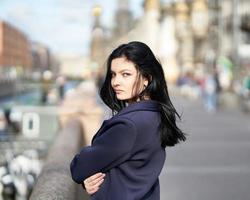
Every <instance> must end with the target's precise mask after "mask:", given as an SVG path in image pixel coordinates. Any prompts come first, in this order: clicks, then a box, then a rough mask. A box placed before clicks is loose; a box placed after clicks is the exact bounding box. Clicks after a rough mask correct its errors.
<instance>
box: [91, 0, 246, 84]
mask: <svg viewBox="0 0 250 200" xmlns="http://www.w3.org/2000/svg"><path fill="white" fill-rule="evenodd" d="M143 8H144V14H143V16H142V17H141V18H139V19H137V20H136V21H135V20H134V19H133V17H132V14H131V13H130V11H129V8H128V1H118V9H117V12H116V14H115V22H116V23H115V28H114V29H113V32H111V34H110V35H111V36H109V37H110V38H112V40H108V41H109V42H106V43H105V42H104V43H103V42H98V39H97V38H98V37H97V36H96V35H97V34H96V32H98V31H97V30H99V32H100V33H101V31H100V30H101V29H97V30H96V29H93V38H92V43H95V45H92V46H91V52H92V55H94V54H93V52H98V51H99V53H100V51H102V55H105V51H103V49H108V51H106V52H110V51H111V49H113V48H114V47H116V46H117V45H119V44H121V43H126V42H129V41H132V40H137V41H142V42H145V43H146V44H147V45H149V46H150V47H151V48H152V50H153V51H154V52H155V53H156V55H157V57H158V58H160V60H161V61H162V65H163V68H164V70H165V73H166V77H167V79H168V80H170V81H172V82H175V81H176V80H177V78H178V76H180V75H181V74H183V73H196V72H197V71H203V73H204V72H206V71H207V70H211V68H212V67H213V66H214V64H215V63H216V62H221V60H224V61H225V59H224V58H226V60H227V62H231V63H232V66H235V67H232V66H231V68H230V70H231V72H230V73H233V74H234V75H236V74H237V73H238V72H239V71H242V70H243V71H244V70H245V69H247V70H250V32H249V31H250V25H249V24H250V12H249V10H250V1H249V0H183V1H174V0H173V1H160V0H144V3H143ZM99 20H100V15H99V16H98V21H99ZM96 22H97V20H96ZM96 24H98V23H96ZM131 24H132V26H131ZM94 27H95V28H96V27H99V28H100V26H94ZM102 30H103V29H102ZM102 33H103V32H102ZM99 36H101V37H99V41H100V38H102V41H105V39H107V36H106V35H105V34H99ZM93 41H94V42H93ZM97 43H98V45H100V46H98V45H97ZM106 56H107V55H106ZM106 56H104V57H103V59H101V57H100V59H101V60H102V62H103V61H104V59H105V58H106ZM93 57H95V56H92V58H93ZM221 58H223V59H221ZM224 61H222V62H224ZM224 64H225V63H224ZM231 76H232V75H231Z"/></svg>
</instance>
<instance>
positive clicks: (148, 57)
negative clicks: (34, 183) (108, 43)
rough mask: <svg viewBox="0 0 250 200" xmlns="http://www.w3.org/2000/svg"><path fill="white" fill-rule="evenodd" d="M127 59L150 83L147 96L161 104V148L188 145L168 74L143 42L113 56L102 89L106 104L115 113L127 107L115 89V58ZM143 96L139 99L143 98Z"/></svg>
mask: <svg viewBox="0 0 250 200" xmlns="http://www.w3.org/2000/svg"><path fill="white" fill-rule="evenodd" d="M121 57H125V58H126V59H127V60H129V61H131V62H133V63H134V64H135V66H136V68H137V70H138V71H139V73H140V74H141V75H142V76H143V77H146V78H147V79H148V80H149V83H148V85H147V87H146V88H145V90H144V91H143V94H146V95H148V96H149V97H150V99H151V100H154V101H157V102H158V103H159V105H160V113H161V123H160V125H159V132H160V139H161V146H162V147H164V148H165V147H166V146H174V145H175V144H177V143H179V142H180V141H185V140H186V137H185V134H184V133H183V132H182V131H181V130H180V129H179V128H178V127H177V125H176V117H177V118H179V119H180V115H179V114H178V113H177V111H176V109H175V108H174V106H173V104H172V102H171V100H170V98H169V95H168V89H167V83H166V81H165V77H164V72H163V69H162V66H161V64H160V63H159V62H158V60H157V59H156V57H155V56H154V54H153V52H152V51H151V49H150V48H149V47H148V46H147V45H146V44H144V43H142V42H137V41H133V42H130V43H128V44H122V45H120V46H118V47H117V48H116V49H115V50H113V52H112V53H111V54H110V56H109V57H108V60H107V74H106V78H105V80H104V83H103V85H102V87H101V89H100V96H101V99H102V100H103V102H104V103H105V104H106V105H107V106H108V107H109V108H110V109H111V110H112V111H113V113H115V112H119V111H120V110H122V109H123V108H124V107H125V102H124V101H121V100H118V99H117V98H116V96H115V92H114V90H113V88H112V86H111V78H112V75H111V62H112V60H113V59H115V58H121ZM143 94H139V96H140V97H141V96H143Z"/></svg>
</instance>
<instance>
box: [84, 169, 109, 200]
mask: <svg viewBox="0 0 250 200" xmlns="http://www.w3.org/2000/svg"><path fill="white" fill-rule="evenodd" d="M104 177H105V174H103V173H101V172H99V173H96V174H94V175H93V176H90V177H88V178H86V179H85V180H84V182H83V183H84V186H85V188H86V191H87V193H88V194H89V195H92V194H94V193H96V192H97V191H98V190H99V186H100V185H101V184H102V183H103V181H104Z"/></svg>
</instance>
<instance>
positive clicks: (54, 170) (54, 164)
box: [30, 120, 88, 200]
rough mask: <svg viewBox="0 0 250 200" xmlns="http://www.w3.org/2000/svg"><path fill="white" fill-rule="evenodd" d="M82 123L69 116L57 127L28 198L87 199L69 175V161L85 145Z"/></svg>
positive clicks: (52, 199)
mask: <svg viewBox="0 0 250 200" xmlns="http://www.w3.org/2000/svg"><path fill="white" fill-rule="evenodd" d="M84 143H85V141H84V138H83V127H82V123H81V122H80V121H79V120H72V121H70V122H69V123H67V125H66V126H65V127H64V128H63V129H62V130H61V131H60V133H59V134H58V136H57V138H56V140H55V142H54V144H53V145H52V147H51V149H50V151H49V154H48V157H47V159H46V161H45V163H44V166H43V169H42V172H41V174H40V176H39V177H38V180H37V182H36V184H35V186H34V189H33V191H32V194H31V196H30V200H78V199H82V200H87V199H88V196H87V195H86V193H85V192H84V191H83V189H82V188H81V185H77V184H76V183H74V182H73V181H72V179H71V175H70V167H69V166H70V162H71V160H72V158H73V157H74V155H75V154H76V153H77V152H78V151H79V150H80V147H81V146H82V145H84Z"/></svg>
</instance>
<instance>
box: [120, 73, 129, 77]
mask: <svg viewBox="0 0 250 200" xmlns="http://www.w3.org/2000/svg"><path fill="white" fill-rule="evenodd" d="M129 75H130V74H129V73H123V74H122V76H123V77H127V76H129Z"/></svg>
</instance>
